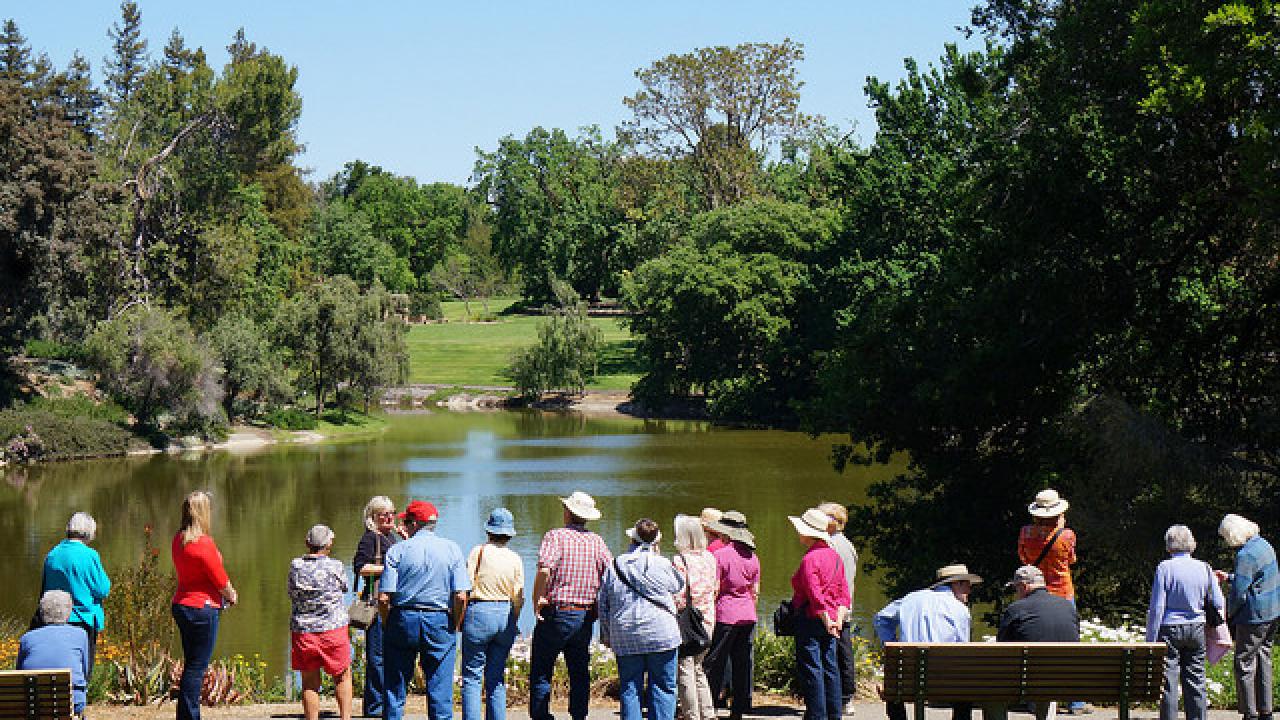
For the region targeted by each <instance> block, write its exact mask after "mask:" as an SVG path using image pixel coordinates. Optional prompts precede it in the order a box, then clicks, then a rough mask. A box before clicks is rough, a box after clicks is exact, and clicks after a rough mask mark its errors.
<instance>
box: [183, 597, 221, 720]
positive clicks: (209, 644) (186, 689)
mask: <svg viewBox="0 0 1280 720" xmlns="http://www.w3.org/2000/svg"><path fill="white" fill-rule="evenodd" d="M172 610H173V620H174V622H176V623H177V624H178V636H179V637H181V638H182V679H181V680H180V681H179V682H178V720H200V695H201V691H202V689H203V688H204V673H205V671H206V670H208V669H209V659H210V658H212V657H213V644H214V643H215V642H217V640H218V618H219V617H221V612H222V611H221V610H219V609H218V608H216V607H212V606H205V607H199V608H195V607H188V606H186V605H174V606H173V607H172Z"/></svg>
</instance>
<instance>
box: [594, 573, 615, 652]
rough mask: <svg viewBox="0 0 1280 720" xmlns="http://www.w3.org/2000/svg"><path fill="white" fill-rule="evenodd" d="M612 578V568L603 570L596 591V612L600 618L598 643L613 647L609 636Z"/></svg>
mask: <svg viewBox="0 0 1280 720" xmlns="http://www.w3.org/2000/svg"><path fill="white" fill-rule="evenodd" d="M612 580H613V568H608V569H606V570H605V571H604V578H603V579H601V581H600V591H599V592H598V593H596V614H597V615H598V616H599V618H600V643H601V644H603V645H604V646H605V647H608V648H611V647H613V645H612V642H611V639H610V637H609V630H610V628H609V624H610V623H609V619H610V616H611V614H610V612H609V597H610V593H609V584H610V582H612Z"/></svg>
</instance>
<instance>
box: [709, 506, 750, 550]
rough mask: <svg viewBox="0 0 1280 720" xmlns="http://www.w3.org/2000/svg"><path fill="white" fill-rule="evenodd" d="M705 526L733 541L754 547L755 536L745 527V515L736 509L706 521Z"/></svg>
mask: <svg viewBox="0 0 1280 720" xmlns="http://www.w3.org/2000/svg"><path fill="white" fill-rule="evenodd" d="M707 527H709V528H711V529H712V530H715V531H716V532H718V533H720V534H721V535H724V536H725V537H727V538H729V539H730V540H733V541H735V542H740V543H742V544H743V545H746V546H747V547H749V548H752V549H755V546H756V537H755V536H754V535H752V534H751V531H750V530H748V529H747V516H746V515H743V514H742V513H740V512H738V511H737V510H730V511H729V512H727V513H724V514H722V515H721V516H720V519H719V520H716V521H715V522H710V523H707Z"/></svg>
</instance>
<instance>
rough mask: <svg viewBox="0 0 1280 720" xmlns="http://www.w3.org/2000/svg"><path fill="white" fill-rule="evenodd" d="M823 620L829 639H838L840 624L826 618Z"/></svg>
mask: <svg viewBox="0 0 1280 720" xmlns="http://www.w3.org/2000/svg"><path fill="white" fill-rule="evenodd" d="M823 620H824V622H826V624H827V634H828V635H830V636H831V637H840V622H839V621H838V620H831V619H828V618H823Z"/></svg>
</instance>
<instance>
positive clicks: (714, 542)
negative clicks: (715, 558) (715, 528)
mask: <svg viewBox="0 0 1280 720" xmlns="http://www.w3.org/2000/svg"><path fill="white" fill-rule="evenodd" d="M728 544H729V541H727V540H725V539H724V538H722V537H713V538H711V542H709V543H707V552H709V553H714V552H715V551H717V550H719V549H720V548H722V547H726V546H728Z"/></svg>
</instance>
